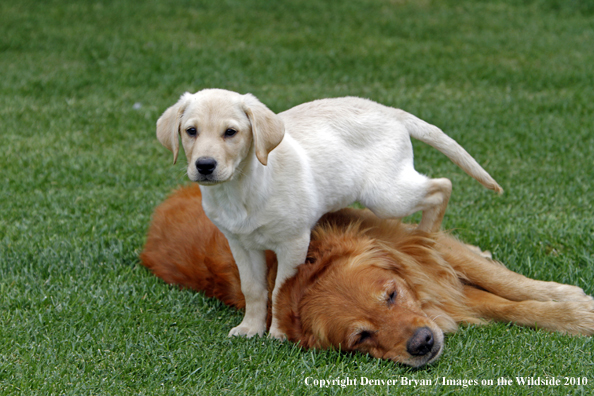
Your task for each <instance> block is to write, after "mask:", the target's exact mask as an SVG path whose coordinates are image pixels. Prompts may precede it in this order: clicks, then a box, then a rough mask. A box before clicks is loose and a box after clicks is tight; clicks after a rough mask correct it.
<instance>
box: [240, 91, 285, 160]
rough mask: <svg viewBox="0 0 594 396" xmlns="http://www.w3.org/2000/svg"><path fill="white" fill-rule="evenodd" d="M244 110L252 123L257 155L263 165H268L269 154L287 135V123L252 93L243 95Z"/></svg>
mask: <svg viewBox="0 0 594 396" xmlns="http://www.w3.org/2000/svg"><path fill="white" fill-rule="evenodd" d="M243 110H244V111H245V114H246V115H247V116H248V118H249V120H250V123H251V124H252V134H253V135H254V146H255V148H256V157H258V161H260V162H261V163H262V165H266V164H267V163H268V154H269V153H270V152H271V151H272V150H274V148H275V147H276V146H278V145H279V144H280V142H281V141H282V140H283V137H284V136H285V124H284V123H283V120H281V119H280V117H279V116H277V115H276V114H274V113H273V112H272V111H271V110H270V109H269V108H268V107H266V106H265V105H264V104H262V103H261V102H260V101H259V100H258V99H257V98H256V97H255V96H254V95H252V94H246V95H244V96H243Z"/></svg>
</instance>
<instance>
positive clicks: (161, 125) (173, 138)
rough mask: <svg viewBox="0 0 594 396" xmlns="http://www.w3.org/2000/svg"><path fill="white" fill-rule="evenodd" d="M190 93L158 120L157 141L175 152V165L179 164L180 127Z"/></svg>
mask: <svg viewBox="0 0 594 396" xmlns="http://www.w3.org/2000/svg"><path fill="white" fill-rule="evenodd" d="M190 95H191V94H190V93H189V92H186V93H185V94H183V95H182V96H181V98H179V100H178V101H177V103H176V104H174V105H173V106H171V107H170V108H168V109H167V110H165V112H164V113H163V114H162V115H161V117H159V119H158V120H157V139H159V142H161V144H162V145H163V146H165V147H166V148H167V149H169V151H171V152H173V163H174V164H175V163H176V162H177V154H178V153H179V133H180V132H179V127H180V121H181V116H182V114H183V113H184V110H185V108H186V106H187V105H188V101H189V99H190Z"/></svg>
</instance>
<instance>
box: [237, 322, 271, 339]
mask: <svg viewBox="0 0 594 396" xmlns="http://www.w3.org/2000/svg"><path fill="white" fill-rule="evenodd" d="M264 330H265V329H264V328H263V327H260V326H247V325H244V324H243V323H241V324H240V325H239V326H237V327H234V328H232V329H231V331H230V332H229V337H235V336H244V337H247V338H252V337H253V336H255V335H257V336H259V337H262V335H264Z"/></svg>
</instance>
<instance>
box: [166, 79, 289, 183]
mask: <svg viewBox="0 0 594 396" xmlns="http://www.w3.org/2000/svg"><path fill="white" fill-rule="evenodd" d="M179 136H181V140H182V145H183V147H184V151H185V153H186V157H187V160H188V169H187V172H188V177H189V178H190V179H191V180H192V181H195V182H198V183H200V184H203V185H212V184H217V183H221V182H225V181H227V180H231V179H233V178H234V177H236V176H238V175H240V174H241V172H242V169H243V168H244V167H245V165H246V163H247V161H251V160H253V157H254V156H255V157H256V158H257V159H258V160H259V161H260V162H261V163H262V164H263V165H266V164H267V161H268V154H269V153H270V151H272V150H273V149H274V148H275V147H276V146H278V145H279V144H280V142H281V141H282V139H283V137H284V124H283V122H282V120H281V119H280V117H278V116H277V115H276V114H274V113H273V112H272V111H270V110H269V109H268V108H267V107H266V106H265V105H263V104H262V103H260V101H258V99H256V98H255V97H254V96H253V95H251V94H246V95H240V94H238V93H236V92H231V91H226V90H222V89H205V90H202V91H199V92H197V93H195V94H190V93H185V94H183V95H182V96H181V98H180V99H179V101H178V102H177V103H176V104H175V105H173V106H171V107H170V108H168V109H167V110H166V111H165V112H164V113H163V115H161V117H160V118H159V120H158V121H157V138H158V139H159V141H160V142H161V144H163V146H165V147H166V148H168V149H169V150H171V151H172V152H173V161H174V163H175V161H176V160H177V155H178V152H179Z"/></svg>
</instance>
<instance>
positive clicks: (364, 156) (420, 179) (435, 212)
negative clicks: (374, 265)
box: [157, 89, 502, 338]
mask: <svg viewBox="0 0 594 396" xmlns="http://www.w3.org/2000/svg"><path fill="white" fill-rule="evenodd" d="M180 135H181V140H182V145H183V147H184V151H185V153H186V157H187V160H188V168H187V173H188V176H189V178H190V179H191V180H193V181H195V182H197V183H199V184H200V189H201V190H202V204H203V207H204V211H205V212H206V214H207V216H208V217H209V218H210V220H211V221H212V222H213V223H214V224H215V225H216V226H217V227H218V228H219V230H221V231H222V232H223V234H224V235H225V237H226V238H227V239H228V241H229V246H230V247H231V252H232V254H233V257H234V259H235V261H236V263H237V266H238V268H239V276H240V279H241V291H242V292H243V294H244V296H245V300H246V311H245V316H244V318H243V320H242V322H241V323H240V324H239V326H237V327H235V328H233V329H232V330H231V332H230V333H229V335H246V336H248V337H251V336H253V335H255V334H259V335H262V334H263V333H264V331H265V329H266V313H267V307H266V306H267V291H266V261H265V257H264V250H272V251H274V252H275V253H276V255H277V257H278V262H279V264H278V272H277V277H276V282H275V284H276V285H277V286H276V287H275V288H274V291H273V293H272V303H273V304H272V311H273V318H274V319H273V322H272V324H271V327H270V335H271V336H273V337H276V338H283V337H284V334H283V333H282V332H281V331H280V330H279V328H278V324H277V323H276V315H275V311H276V308H275V302H276V296H277V294H278V289H279V288H280V286H281V285H282V284H283V282H284V281H285V279H287V278H289V277H291V276H293V275H294V274H295V269H296V267H297V266H298V265H299V264H302V263H303V262H305V259H306V254H307V248H308V245H309V238H310V232H311V229H312V227H313V226H314V225H315V224H316V221H317V220H318V219H319V218H320V217H321V216H322V215H323V214H325V213H327V212H332V211H336V210H338V209H341V208H343V207H346V206H348V205H349V204H351V203H353V202H354V201H359V202H360V203H361V204H363V205H365V206H366V207H368V208H369V209H371V210H372V211H373V212H374V213H375V214H376V215H377V216H379V217H382V218H388V217H392V218H400V217H404V216H407V215H409V214H411V213H414V212H417V211H420V210H422V211H423V216H422V219H421V222H420V224H419V228H420V229H422V230H424V231H437V230H438V229H439V227H440V225H441V221H442V218H443V215H444V213H445V210H446V207H447V203H448V200H449V197H450V193H451V187H452V185H451V182H450V181H449V180H448V179H429V178H428V177H426V176H424V175H421V174H419V173H418V172H417V171H415V169H414V167H413V150H412V144H411V141H410V136H412V137H414V138H416V139H419V140H421V141H423V142H425V143H427V144H429V145H431V146H433V147H435V148H436V149H438V150H439V151H441V152H442V153H444V154H445V155H447V156H448V157H449V158H450V159H451V160H452V161H453V162H454V163H456V164H457V165H459V166H460V167H461V168H462V169H464V171H466V172H467V173H468V174H469V175H470V176H472V177H474V178H475V179H476V180H478V181H479V182H480V183H481V184H483V185H484V186H485V187H487V188H489V189H492V190H495V191H497V192H501V191H502V189H501V187H500V186H499V185H498V184H497V183H496V182H495V180H493V178H491V176H489V174H488V173H487V172H486V171H485V170H484V169H483V168H481V166H480V165H479V164H478V163H477V162H476V161H475V160H474V159H473V158H472V157H471V156H470V155H469V154H468V153H467V152H466V151H465V150H464V149H463V148H462V147H460V145H459V144H458V143H456V142H455V141H454V140H452V139H451V138H449V137H448V136H447V135H445V134H444V133H443V132H442V131H441V130H440V129H439V128H437V127H435V126H433V125H430V124H428V123H426V122H424V121H422V120H420V119H418V118H416V117H414V116H413V115H411V114H408V113H406V112H404V111H402V110H398V109H394V108H391V107H386V106H383V105H380V104H378V103H375V102H372V101H370V100H366V99H360V98H354V97H346V98H338V99H322V100H317V101H314V102H310V103H305V104H302V105H299V106H297V107H294V108H292V109H290V110H287V111H285V112H283V113H280V114H275V113H273V112H272V111H271V110H269V109H268V108H267V107H266V106H265V105H263V104H262V103H261V102H260V101H258V99H256V98H255V97H254V96H253V95H251V94H246V95H240V94H238V93H235V92H230V91H226V90H221V89H205V90H202V91H199V92H197V93H195V94H190V93H185V94H184V95H182V96H181V98H180V100H179V101H178V102H177V103H176V104H175V105H173V106H171V107H170V108H169V109H167V110H166V111H165V112H164V113H163V115H162V116H161V117H160V118H159V120H158V121H157V137H158V139H159V141H160V142H161V143H162V144H163V145H164V146H165V147H167V148H168V149H169V150H171V151H172V152H173V155H174V162H175V161H176V160H177V155H178V151H179V136H180Z"/></svg>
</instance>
